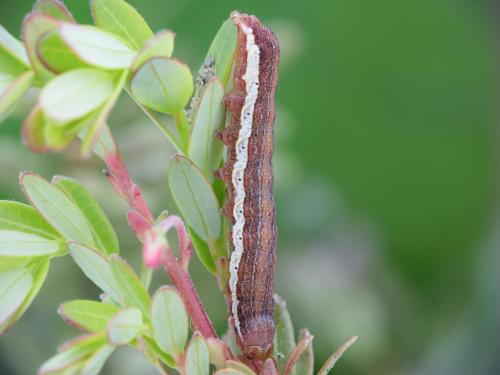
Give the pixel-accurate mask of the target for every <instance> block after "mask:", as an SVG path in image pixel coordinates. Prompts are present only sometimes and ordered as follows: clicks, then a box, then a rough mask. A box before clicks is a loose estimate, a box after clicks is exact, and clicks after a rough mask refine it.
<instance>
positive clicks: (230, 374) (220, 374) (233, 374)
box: [214, 368, 247, 375]
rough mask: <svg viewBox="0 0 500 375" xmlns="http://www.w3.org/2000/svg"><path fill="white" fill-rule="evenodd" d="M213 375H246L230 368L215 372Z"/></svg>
mask: <svg viewBox="0 0 500 375" xmlns="http://www.w3.org/2000/svg"><path fill="white" fill-rule="evenodd" d="M214 375H247V374H246V373H244V372H241V371H238V370H235V369H232V368H225V369H222V370H219V371H217V372H216V373H215V374H214Z"/></svg>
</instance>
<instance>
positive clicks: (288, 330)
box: [273, 294, 296, 371]
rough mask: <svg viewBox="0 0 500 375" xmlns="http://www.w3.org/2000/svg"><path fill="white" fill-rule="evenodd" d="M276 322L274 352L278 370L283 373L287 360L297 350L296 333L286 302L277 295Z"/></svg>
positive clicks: (275, 298) (275, 300)
mask: <svg viewBox="0 0 500 375" xmlns="http://www.w3.org/2000/svg"><path fill="white" fill-rule="evenodd" d="M273 315H274V320H275V322H276V332H275V334H274V352H275V353H276V359H277V362H278V368H279V369H280V370H281V371H283V370H284V368H285V364H286V360H287V359H288V357H289V356H290V353H291V352H292V351H293V349H294V348H295V345H296V342H295V333H294V330H293V324H292V319H291V318H290V314H289V313H288V309H287V307H286V302H285V300H283V299H282V298H281V297H280V296H278V295H277V294H275V295H274V314H273Z"/></svg>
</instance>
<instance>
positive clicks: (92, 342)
mask: <svg viewBox="0 0 500 375" xmlns="http://www.w3.org/2000/svg"><path fill="white" fill-rule="evenodd" d="M104 343H105V338H104V336H103V335H102V334H94V335H87V336H83V337H80V338H77V339H76V340H72V341H71V342H70V343H69V344H68V345H67V346H66V347H65V348H64V350H62V351H61V352H59V353H58V354H56V355H55V356H53V357H52V358H50V359H49V360H47V361H46V362H45V363H43V364H42V366H41V367H40V368H39V369H38V374H39V375H48V374H54V373H57V372H59V371H61V370H64V369H67V368H69V367H70V366H72V365H75V364H76V363H78V362H80V361H83V360H85V359H87V358H88V357H90V356H91V355H92V353H94V352H96V351H97V350H99V349H100V348H101V347H102V346H103V345H104Z"/></svg>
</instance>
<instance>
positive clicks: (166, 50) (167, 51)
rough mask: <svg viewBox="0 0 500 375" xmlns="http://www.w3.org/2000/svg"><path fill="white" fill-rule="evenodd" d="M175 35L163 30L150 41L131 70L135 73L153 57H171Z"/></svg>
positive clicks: (137, 56) (135, 60)
mask: <svg viewBox="0 0 500 375" xmlns="http://www.w3.org/2000/svg"><path fill="white" fill-rule="evenodd" d="M174 39H175V33H174V32H172V31H170V30H162V31H160V32H158V33H156V34H155V36H154V37H152V38H151V39H149V40H148V41H147V42H146V43H145V44H144V47H142V49H141V50H140V51H139V53H138V54H137V55H136V57H135V59H134V61H133V62H132V65H131V67H130V70H131V71H132V72H135V71H136V70H137V69H138V68H139V67H140V66H141V65H142V64H144V63H145V62H146V61H147V60H150V59H152V58H153V57H171V56H172V52H173V51H174Z"/></svg>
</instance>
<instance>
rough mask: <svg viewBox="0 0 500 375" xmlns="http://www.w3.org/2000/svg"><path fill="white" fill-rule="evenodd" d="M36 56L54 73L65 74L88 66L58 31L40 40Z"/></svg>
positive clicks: (47, 34)
mask: <svg viewBox="0 0 500 375" xmlns="http://www.w3.org/2000/svg"><path fill="white" fill-rule="evenodd" d="M36 54H37V57H38V59H39V60H40V62H41V63H42V64H43V65H44V66H45V67H46V68H47V69H48V70H50V71H51V72H54V73H63V72H67V71H69V70H72V69H77V68H84V67H87V66H88V64H86V63H85V62H84V61H82V60H81V59H80V57H79V56H78V55H77V54H76V53H75V52H74V51H73V50H72V49H71V48H70V47H69V46H68V45H67V44H66V43H65V41H64V40H63V39H62V37H61V34H60V33H59V30H58V29H55V30H52V31H49V32H47V33H45V34H44V35H43V36H42V37H41V38H40V39H39V40H38V43H37V45H36Z"/></svg>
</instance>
